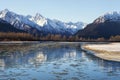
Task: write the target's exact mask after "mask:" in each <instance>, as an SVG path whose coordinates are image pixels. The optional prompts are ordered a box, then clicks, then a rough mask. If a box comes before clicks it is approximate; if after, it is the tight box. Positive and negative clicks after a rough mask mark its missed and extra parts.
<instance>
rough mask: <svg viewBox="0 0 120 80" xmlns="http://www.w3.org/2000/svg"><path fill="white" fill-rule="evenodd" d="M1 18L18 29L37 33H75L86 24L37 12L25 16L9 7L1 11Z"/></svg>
mask: <svg viewBox="0 0 120 80" xmlns="http://www.w3.org/2000/svg"><path fill="white" fill-rule="evenodd" d="M0 18H1V19H2V20H5V21H7V22H8V23H10V24H11V25H13V26H14V27H16V28H17V29H21V30H25V31H28V32H30V33H36V32H37V34H62V35H73V34H75V33H76V32H77V31H78V30H80V29H83V28H84V27H85V26H86V24H84V23H82V22H77V23H72V22H69V23H65V22H61V21H59V20H51V19H48V18H45V17H43V16H42V15H41V14H39V13H37V14H36V15H35V16H31V15H28V16H23V15H19V14H16V13H14V12H12V11H9V10H8V9H5V10H2V11H1V12H0Z"/></svg>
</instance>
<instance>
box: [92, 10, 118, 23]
mask: <svg viewBox="0 0 120 80" xmlns="http://www.w3.org/2000/svg"><path fill="white" fill-rule="evenodd" d="M105 21H120V12H117V11H113V12H108V13H106V14H104V15H102V16H100V17H98V18H97V19H96V20H95V21H94V22H95V23H103V22H105Z"/></svg>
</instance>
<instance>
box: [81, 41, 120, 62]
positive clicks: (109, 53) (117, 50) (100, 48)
mask: <svg viewBox="0 0 120 80" xmlns="http://www.w3.org/2000/svg"><path fill="white" fill-rule="evenodd" d="M83 48H84V49H87V50H90V51H92V53H93V54H94V55H95V56H97V57H99V58H102V59H105V60H111V61H120V43H109V44H87V45H85V46H83Z"/></svg>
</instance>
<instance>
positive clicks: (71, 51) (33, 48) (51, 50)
mask: <svg viewBox="0 0 120 80" xmlns="http://www.w3.org/2000/svg"><path fill="white" fill-rule="evenodd" d="M5 47H6V48H5ZM0 49H1V50H3V51H4V53H3V54H1V55H0V63H1V64H0V65H1V69H4V68H10V67H15V68H16V67H18V68H19V67H25V66H26V65H27V66H29V65H30V66H33V67H37V66H39V65H40V64H41V63H42V62H45V61H52V60H56V59H62V58H73V57H76V56H80V54H79V55H78V54H77V52H76V48H75V46H68V45H56V46H54V45H49V46H43V45H42V46H41V45H40V44H33V45H15V46H14V45H10V46H6V45H5V46H3V47H0Z"/></svg>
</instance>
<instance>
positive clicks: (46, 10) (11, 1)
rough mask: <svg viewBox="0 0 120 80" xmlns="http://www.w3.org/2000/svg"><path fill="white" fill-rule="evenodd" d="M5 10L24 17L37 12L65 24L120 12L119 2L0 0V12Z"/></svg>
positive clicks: (104, 0) (112, 0) (92, 0)
mask: <svg viewBox="0 0 120 80" xmlns="http://www.w3.org/2000/svg"><path fill="white" fill-rule="evenodd" d="M5 8H7V9H9V10H12V11H14V12H17V13H19V14H24V15H27V14H30V15H35V13H37V12H38V13H40V14H42V15H43V16H45V17H47V18H51V19H58V20H61V21H65V22H68V21H72V22H77V21H83V22H86V23H90V22H92V21H93V20H94V19H95V18H97V17H99V16H100V15H102V14H104V13H106V12H111V11H120V0H0V10H3V9H5Z"/></svg>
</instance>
